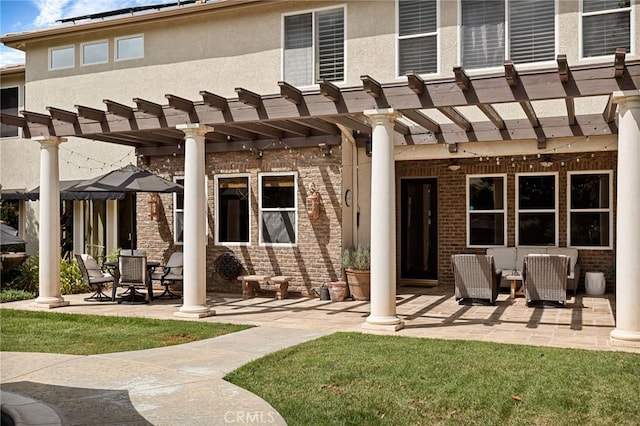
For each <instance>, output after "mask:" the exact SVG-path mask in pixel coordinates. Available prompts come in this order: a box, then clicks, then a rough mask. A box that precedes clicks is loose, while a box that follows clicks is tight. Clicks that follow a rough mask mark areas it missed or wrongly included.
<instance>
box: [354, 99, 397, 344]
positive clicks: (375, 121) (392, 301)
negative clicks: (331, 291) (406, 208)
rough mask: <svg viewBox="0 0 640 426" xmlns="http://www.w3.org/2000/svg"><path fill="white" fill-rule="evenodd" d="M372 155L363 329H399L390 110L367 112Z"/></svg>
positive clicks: (393, 167) (394, 185)
mask: <svg viewBox="0 0 640 426" xmlns="http://www.w3.org/2000/svg"><path fill="white" fill-rule="evenodd" d="M364 114H365V115H366V116H367V118H368V121H369V123H370V124H371V127H372V135H371V138H372V156H371V314H370V315H369V316H368V317H367V319H366V322H365V323H364V324H363V327H364V328H367V329H375V330H380V329H384V330H394V331H395V330H400V329H401V328H402V327H403V326H404V323H403V322H402V320H400V318H399V317H398V316H397V315H396V208H395V205H396V191H395V188H396V178H395V160H394V157H393V155H394V141H393V120H394V119H395V118H396V117H397V116H398V113H396V112H395V111H394V110H393V109H379V110H368V111H365V112H364Z"/></svg>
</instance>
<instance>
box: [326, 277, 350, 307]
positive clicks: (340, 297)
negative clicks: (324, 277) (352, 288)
mask: <svg viewBox="0 0 640 426" xmlns="http://www.w3.org/2000/svg"><path fill="white" fill-rule="evenodd" d="M329 295H330V296H331V301H332V302H344V301H345V299H346V298H347V283H346V282H344V281H334V282H331V283H329Z"/></svg>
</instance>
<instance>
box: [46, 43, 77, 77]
mask: <svg viewBox="0 0 640 426" xmlns="http://www.w3.org/2000/svg"><path fill="white" fill-rule="evenodd" d="M68 49H71V50H73V61H72V62H73V63H72V64H71V65H68V66H65V67H56V68H54V67H53V52H56V51H58V50H68ZM47 58H48V62H49V63H48V69H49V71H58V70H68V69H71V68H74V67H75V66H76V46H75V45H73V44H69V45H66V46H56V47H50V48H49V52H48V55H47Z"/></svg>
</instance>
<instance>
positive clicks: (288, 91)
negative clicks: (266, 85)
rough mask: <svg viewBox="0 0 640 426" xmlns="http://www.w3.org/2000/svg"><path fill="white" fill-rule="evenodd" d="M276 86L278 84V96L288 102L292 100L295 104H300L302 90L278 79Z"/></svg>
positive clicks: (302, 99)
mask: <svg viewBox="0 0 640 426" xmlns="http://www.w3.org/2000/svg"><path fill="white" fill-rule="evenodd" d="M278 86H280V96H282V97H283V98H284V99H286V100H288V101H289V102H293V103H294V104H296V105H300V104H301V103H302V102H304V95H303V94H302V91H301V90H300V89H298V88H297V87H295V86H294V85H292V84H289V83H287V82H286V81H279V82H278Z"/></svg>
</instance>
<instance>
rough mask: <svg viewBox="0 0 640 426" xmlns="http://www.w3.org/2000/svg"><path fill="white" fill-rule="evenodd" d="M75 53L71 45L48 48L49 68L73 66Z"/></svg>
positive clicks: (57, 68)
mask: <svg viewBox="0 0 640 426" xmlns="http://www.w3.org/2000/svg"><path fill="white" fill-rule="evenodd" d="M75 54H76V50H75V48H74V47H73V46H66V47H56V48H53V49H49V69H50V70H59V69H63V68H73V67H74V65H75V64H76V61H75Z"/></svg>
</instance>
